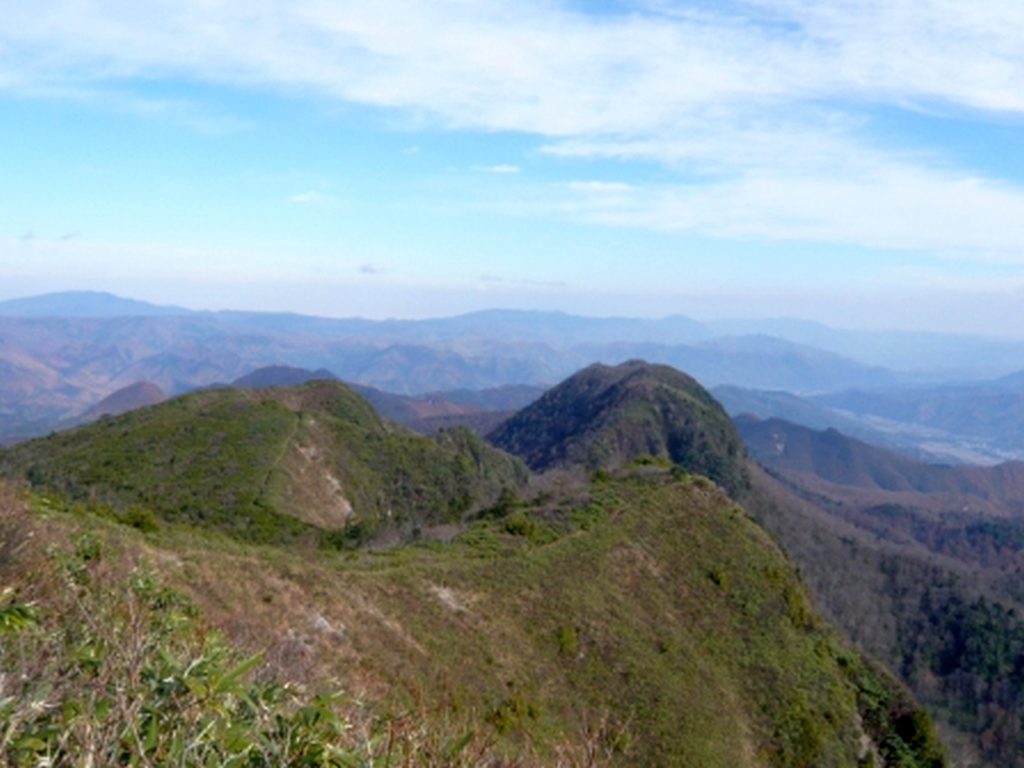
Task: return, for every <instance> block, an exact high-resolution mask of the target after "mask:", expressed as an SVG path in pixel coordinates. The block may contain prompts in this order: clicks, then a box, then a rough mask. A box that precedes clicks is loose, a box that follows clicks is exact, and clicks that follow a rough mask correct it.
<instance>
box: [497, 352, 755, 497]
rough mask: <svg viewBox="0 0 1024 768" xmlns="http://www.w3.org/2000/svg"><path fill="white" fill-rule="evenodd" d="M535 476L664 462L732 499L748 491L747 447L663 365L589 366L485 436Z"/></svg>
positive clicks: (724, 418) (716, 410) (703, 394)
mask: <svg viewBox="0 0 1024 768" xmlns="http://www.w3.org/2000/svg"><path fill="white" fill-rule="evenodd" d="M488 439H489V440H491V442H493V443H494V444H495V445H497V446H499V447H500V448H503V449H504V450H506V451H508V452H510V453H512V454H514V455H516V456H519V457H520V458H522V459H523V461H525V462H526V463H527V464H528V465H529V466H530V467H531V468H532V469H534V470H546V469H550V468H552V467H565V466H572V465H576V464H581V465H584V466H587V467H589V468H591V469H598V468H602V469H615V468H617V467H620V466H622V465H623V464H624V463H626V462H628V461H629V460H631V459H633V458H635V457H637V456H651V457H656V458H664V459H667V460H669V461H671V462H673V463H675V464H678V465H680V466H682V467H685V468H686V469H688V470H691V471H693V472H699V473H701V474H704V475H706V476H708V477H710V478H711V479H712V480H714V481H715V482H717V483H719V484H721V485H723V486H724V487H726V488H727V489H729V490H730V491H731V492H736V491H738V490H740V489H741V488H744V487H746V484H747V479H746V477H745V474H744V473H745V470H744V464H743V462H742V461H741V459H742V457H743V455H744V451H743V445H742V442H741V441H740V439H739V437H738V436H737V434H736V431H735V429H734V428H733V426H732V423H731V422H730V420H729V417H728V415H727V414H726V413H725V411H724V410H723V409H722V407H721V406H720V405H719V404H718V403H717V402H716V401H715V399H714V398H713V397H712V396H711V395H710V394H709V393H708V392H707V391H706V390H705V389H704V388H703V387H701V386H700V385H699V384H698V383H697V382H696V381H695V380H694V379H692V378H690V377H689V376H687V375H686V374H683V373H680V372H679V371H677V370H675V369H673V368H669V367H668V366H664V365H651V364H648V363H644V362H640V361H631V362H628V363H623V364H622V365H618V366H614V367H610V366H605V365H592V366H590V367H589V368H585V369H584V370H582V371H580V372H579V373H577V374H575V375H574V376H571V377H570V378H568V379H566V380H565V381H564V382H562V383H561V384H559V385H558V386H556V387H554V388H552V389H550V390H548V391H547V392H546V393H545V394H544V395H542V396H541V397H540V399H538V400H537V401H536V402H534V403H532V404H531V405H529V406H527V407H526V408H524V409H523V410H521V411H520V412H519V413H517V414H516V415H514V416H513V417H511V418H510V419H508V421H506V422H504V423H503V424H502V425H501V426H499V427H498V428H497V429H496V430H494V431H493V432H492V433H490V434H489V435H488Z"/></svg>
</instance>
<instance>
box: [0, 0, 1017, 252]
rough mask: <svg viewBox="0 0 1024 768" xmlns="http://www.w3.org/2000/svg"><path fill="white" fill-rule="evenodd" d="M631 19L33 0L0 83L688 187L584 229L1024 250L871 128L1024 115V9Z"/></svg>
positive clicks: (694, 10) (967, 192) (896, 2)
mask: <svg viewBox="0 0 1024 768" xmlns="http://www.w3.org/2000/svg"><path fill="white" fill-rule="evenodd" d="M633 10H634V12H632V13H629V14H624V15H619V16H614V15H613V16H588V15H586V14H583V13H581V12H578V11H574V10H571V9H570V8H569V6H568V5H567V4H566V5H560V4H559V3H557V2H551V0H523V2H520V3H516V4H515V6H514V7H512V6H510V5H509V4H508V3H507V2H503V1H502V0H476V2H471V3H467V2H465V0H423V1H422V2H417V3H409V2H408V0H377V1H376V2H374V3H362V4H358V3H356V4H352V3H346V4H343V5H339V4H338V3H336V2H332V1H331V0H297V2H294V3H288V4H283V3H280V2H275V1H274V0H245V1H244V2H243V0H221V2H218V3H209V2H205V0H167V1H166V2H161V3H159V4H157V5H156V6H152V5H139V4H138V3H134V2H129V0H108V2H104V3H85V4H83V3H80V2H76V1H75V0H39V2H34V3H31V4H8V7H5V8H4V10H3V11H2V12H0V21H2V23H0V88H21V89H24V88H31V87H35V88H44V87H48V88H67V89H73V88H80V89H88V88H90V87H94V86H96V85H97V84H104V83H108V82H124V81H126V80H128V79H130V78H133V77H145V78H162V77H164V78H168V77H182V76H183V77H187V78H196V79H200V80H203V81H213V82H218V83H230V84H243V85H245V86H246V87H253V86H256V87H259V86H269V87H273V88H276V89H288V88H294V89H297V90H302V91H303V92H308V91H315V92H319V93H321V94H323V95H324V96H326V97H329V98H334V99H339V100H342V101H346V102H354V103H359V104H366V105H373V106H378V107H386V108H391V109H395V110H398V111H399V113H403V112H408V113H409V114H415V115H416V116H417V119H422V118H423V116H426V119H427V120H428V121H429V122H431V123H432V124H434V125H435V126H437V127H441V128H450V129H462V130H480V131H515V132H523V133H527V134H531V135H534V136H537V137H539V138H538V141H539V143H542V144H543V146H544V152H546V153H547V154H548V155H552V156H555V155H557V156H560V157H563V158H571V159H579V160H587V159H593V158H616V159H620V160H625V161H632V160H643V161H645V162H654V163H657V164H660V165H662V166H664V167H666V168H668V169H670V170H671V171H672V172H674V173H675V174H676V175H677V181H676V182H675V183H659V185H657V186H650V185H645V184H642V183H640V182H637V183H636V184H635V185H634V186H635V187H636V188H635V189H634V188H633V187H630V188H628V189H627V188H626V187H625V186H618V187H616V186H606V187H604V188H602V187H600V186H595V182H582V184H585V185H589V186H580V183H577V184H576V185H569V186H567V187H565V189H564V191H565V194H566V198H565V199H563V201H562V203H563V206H564V209H565V210H566V211H567V213H568V214H569V215H573V216H591V217H593V218H594V219H595V220H600V221H602V222H606V223H619V224H623V225H629V226H650V227H658V228H671V229H692V230H694V231H699V232H709V233H712V234H716V235H721V236H728V237H768V238H799V239H812V240H829V241H841V242H857V243H861V244H866V245H872V246H879V247H908V248H947V249H948V248H957V249H966V250H972V249H973V250H976V251H978V252H987V251H990V250H992V249H997V250H1003V249H1012V248H1013V247H1015V246H1014V243H1018V244H1019V243H1020V242H1024V239H1022V238H1021V234H1022V233H1021V225H1020V224H1018V222H1020V221H1022V220H1024V217H1022V216H1021V213H1022V212H1024V190H1022V189H1021V188H1020V187H1019V186H1016V185H1011V184H1009V183H1006V182H997V181H995V180H991V179H985V178H984V177H982V176H981V175H980V174H979V172H977V171H975V170H972V169H970V168H961V169H959V170H958V169H957V168H956V167H954V166H953V164H952V163H951V162H950V161H949V159H947V158H943V157H941V156H938V155H933V156H929V155H923V154H922V155H917V156H908V155H907V154H906V152H905V151H903V150H902V149H899V148H896V147H892V146H885V145H884V144H882V143H881V140H880V139H878V138H869V134H868V132H867V131H866V130H865V124H866V123H867V122H868V121H869V120H870V114H871V111H872V110H873V109H876V108H878V107H892V108H898V109H902V110H917V111H921V112H932V113H934V112H939V113H943V112H946V113H955V114H964V113H967V114H972V115H975V116H980V117H984V116H985V115H991V114H993V113H997V114H1000V115H1010V116H1013V117H1014V118H1015V119H1016V118H1019V116H1020V115H1022V114H1024V88H1022V87H1021V83H1024V46H1021V43H1020V41H1021V40H1022V39H1024V5H1021V4H1019V3H1013V2H1010V1H1009V0H976V2H972V3H952V2H948V0H888V1H886V0H847V1H846V2H842V3H836V2H833V3H822V2H820V1H819V0H746V2H742V3H737V4H723V5H722V6H721V8H720V9H716V8H715V7H714V6H709V5H707V4H700V6H699V9H698V7H697V6H695V5H691V4H688V3H685V2H681V0H649V1H648V2H646V3H638V4H637V5H636V7H635V8H634V9H633ZM145 108H149V109H152V110H155V111H157V112H159V110H167V111H168V112H169V113H171V114H174V113H175V112H176V110H177V112H178V113H181V114H183V115H185V116H186V117H187V116H188V115H189V114H190V113H189V111H188V108H187V107H185V106H182V105H176V104H173V103H168V104H160V103H153V104H150V105H149V107H140V109H145ZM182 119H184V118H182ZM476 170H479V171H489V172H492V173H514V172H516V171H517V170H518V167H517V166H513V165H496V166H490V167H480V168H477V169H476ZM604 183H605V184H609V185H610V184H614V182H604ZM311 194H313V193H303V194H301V195H296V196H294V197H292V198H291V199H292V200H293V201H294V202H297V203H302V202H311V201H312V200H313V199H314V198H312V197H310V198H308V199H306V197H305V196H306V195H311Z"/></svg>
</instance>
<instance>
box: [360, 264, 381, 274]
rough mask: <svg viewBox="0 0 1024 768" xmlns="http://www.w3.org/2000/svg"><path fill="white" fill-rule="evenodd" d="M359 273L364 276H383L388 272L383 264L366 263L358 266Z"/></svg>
mask: <svg viewBox="0 0 1024 768" xmlns="http://www.w3.org/2000/svg"><path fill="white" fill-rule="evenodd" d="M359 271H360V272H361V273H362V274H364V275H383V274H384V273H385V272H387V271H388V270H387V268H386V267H385V266H384V265H383V264H375V263H373V262H367V263H365V264H361V265H360V266H359Z"/></svg>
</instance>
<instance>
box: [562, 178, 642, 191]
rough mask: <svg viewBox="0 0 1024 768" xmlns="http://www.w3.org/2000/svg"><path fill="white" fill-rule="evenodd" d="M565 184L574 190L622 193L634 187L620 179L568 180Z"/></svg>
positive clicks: (634, 188) (634, 189)
mask: <svg viewBox="0 0 1024 768" xmlns="http://www.w3.org/2000/svg"><path fill="white" fill-rule="evenodd" d="M566 186H567V187H568V188H569V189H572V190H575V191H576V192H596V193H600V194H605V193H623V192H634V191H636V189H637V188H636V187H635V186H633V185H632V184H624V183H623V182H621V181H570V182H569V183H568V184H566Z"/></svg>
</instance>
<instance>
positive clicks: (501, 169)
mask: <svg viewBox="0 0 1024 768" xmlns="http://www.w3.org/2000/svg"><path fill="white" fill-rule="evenodd" d="M473 170H474V171H479V172H480V173H496V174H499V175H509V174H514V173H519V171H520V170H521V169H520V168H519V166H518V165H474V166H473Z"/></svg>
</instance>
